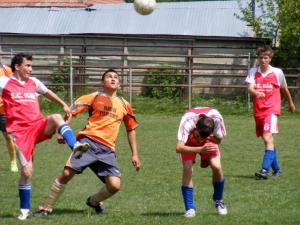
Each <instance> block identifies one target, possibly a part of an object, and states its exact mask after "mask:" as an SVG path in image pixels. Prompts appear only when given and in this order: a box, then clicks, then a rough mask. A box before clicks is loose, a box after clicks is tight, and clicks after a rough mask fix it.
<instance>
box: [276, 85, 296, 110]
mask: <svg viewBox="0 0 300 225" xmlns="http://www.w3.org/2000/svg"><path fill="white" fill-rule="evenodd" d="M280 90H281V92H282V93H283V95H284V97H285V99H286V101H287V103H288V110H289V112H291V113H293V112H295V111H296V107H295V105H294V102H293V99H292V96H291V94H290V91H289V89H288V88H287V87H285V88H281V89H280Z"/></svg>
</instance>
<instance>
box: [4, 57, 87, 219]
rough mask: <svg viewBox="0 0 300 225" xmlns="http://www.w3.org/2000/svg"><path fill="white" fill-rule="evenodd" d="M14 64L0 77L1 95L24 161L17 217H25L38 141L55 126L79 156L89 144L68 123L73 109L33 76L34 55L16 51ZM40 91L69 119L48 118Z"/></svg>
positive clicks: (47, 135)
mask: <svg viewBox="0 0 300 225" xmlns="http://www.w3.org/2000/svg"><path fill="white" fill-rule="evenodd" d="M11 68H12V72H13V75H12V76H11V77H9V78H8V77H5V76H3V77H1V78H0V96H2V99H3V103H4V110H5V114H6V116H7V121H6V129H7V133H8V134H9V135H11V136H12V138H13V141H14V145H15V148H16V152H17V156H18V159H19V162H20V165H21V176H20V180H19V197H20V210H21V214H20V216H19V217H18V219H20V220H26V219H27V218H28V216H29V211H30V198H31V177H32V161H33V155H34V148H35V145H36V144H37V143H39V142H42V141H44V140H46V139H49V138H51V137H52V135H53V134H54V133H55V132H56V130H58V133H59V134H60V135H62V136H63V138H64V139H65V140H66V142H67V143H68V145H69V147H70V148H71V149H73V152H74V154H76V155H78V157H80V156H81V155H82V153H83V152H84V151H86V150H87V148H88V147H89V145H88V144H87V143H83V144H82V143H79V142H76V139H75V137H74V135H73V133H72V130H71V128H70V127H69V125H68V124H67V122H68V121H69V120H70V118H71V110H70V108H69V107H68V105H67V104H66V103H65V102H64V101H63V100H61V99H60V98H59V97H58V96H57V95H56V94H54V93H53V92H52V91H51V90H49V89H48V88H47V87H46V86H45V85H44V84H43V83H42V82H41V81H39V80H38V79H36V78H33V77H30V74H31V72H32V56H31V55H29V54H24V53H19V54H16V55H15V56H14V57H13V58H12V61H11ZM37 94H42V95H44V96H45V97H46V98H48V99H50V100H52V101H54V102H56V103H58V104H60V105H61V106H62V107H63V109H64V111H65V113H66V117H65V118H66V121H65V120H64V119H63V117H62V116H61V115H60V114H53V115H50V116H48V117H46V118H45V117H44V116H43V115H42V114H41V112H40V108H39V102H38V95H37Z"/></svg>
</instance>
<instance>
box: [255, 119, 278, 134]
mask: <svg viewBox="0 0 300 225" xmlns="http://www.w3.org/2000/svg"><path fill="white" fill-rule="evenodd" d="M277 118H278V117H277V116H276V115H275V114H270V115H267V116H265V117H254V120H255V126H256V136H257V137H260V136H262V135H263V134H264V133H272V134H277V133H279V129H278V122H277V120H278V119H277Z"/></svg>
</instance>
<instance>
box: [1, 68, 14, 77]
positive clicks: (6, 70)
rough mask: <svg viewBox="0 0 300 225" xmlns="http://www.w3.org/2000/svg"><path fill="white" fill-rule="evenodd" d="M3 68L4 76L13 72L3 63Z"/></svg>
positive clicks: (8, 75)
mask: <svg viewBox="0 0 300 225" xmlns="http://www.w3.org/2000/svg"><path fill="white" fill-rule="evenodd" d="M3 68H4V74H5V76H7V77H10V76H11V75H12V74H13V72H12V70H11V68H10V67H9V66H6V65H3Z"/></svg>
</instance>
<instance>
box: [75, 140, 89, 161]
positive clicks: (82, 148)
mask: <svg viewBox="0 0 300 225" xmlns="http://www.w3.org/2000/svg"><path fill="white" fill-rule="evenodd" d="M89 147H90V145H89V144H88V143H81V142H78V141H77V142H76V143H75V145H74V147H73V152H74V156H75V158H76V159H79V158H81V156H82V155H83V154H84V153H85V152H86V151H87V150H88V149H89Z"/></svg>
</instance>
